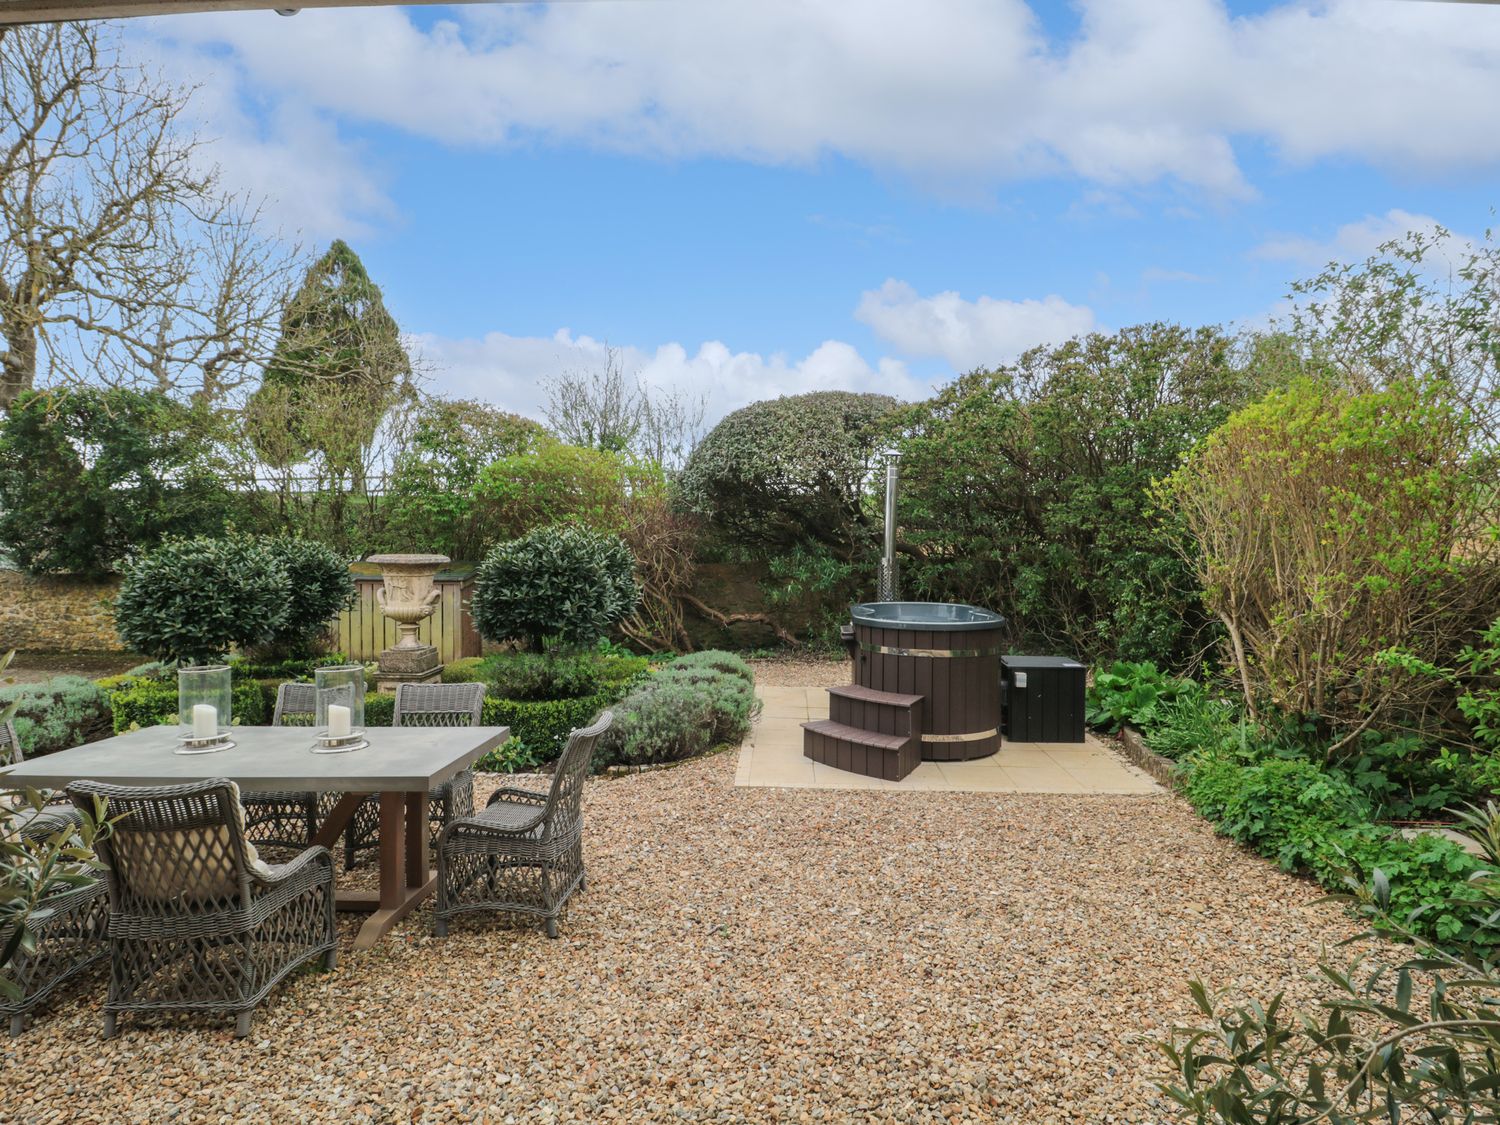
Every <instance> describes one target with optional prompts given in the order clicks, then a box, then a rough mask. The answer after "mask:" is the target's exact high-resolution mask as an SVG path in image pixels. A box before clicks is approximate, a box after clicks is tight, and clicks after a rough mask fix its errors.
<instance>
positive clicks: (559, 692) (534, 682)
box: [482, 652, 600, 700]
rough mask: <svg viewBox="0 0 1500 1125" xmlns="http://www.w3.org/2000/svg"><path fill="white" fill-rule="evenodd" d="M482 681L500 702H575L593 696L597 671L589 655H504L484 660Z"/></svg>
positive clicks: (551, 653)
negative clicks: (568, 700)
mask: <svg viewBox="0 0 1500 1125" xmlns="http://www.w3.org/2000/svg"><path fill="white" fill-rule="evenodd" d="M482 674H483V676H484V682H485V683H486V684H488V685H489V694H491V695H494V696H496V697H498V698H500V699H515V700H536V699H577V698H579V697H581V696H585V695H597V694H598V692H599V688H600V681H599V672H598V668H597V667H596V664H595V661H594V659H593V654H592V653H588V652H585V653H569V652H562V653H558V652H549V653H545V654H544V653H532V652H504V653H496V654H495V655H493V656H489V657H486V658H485V659H484V662H483V673H482Z"/></svg>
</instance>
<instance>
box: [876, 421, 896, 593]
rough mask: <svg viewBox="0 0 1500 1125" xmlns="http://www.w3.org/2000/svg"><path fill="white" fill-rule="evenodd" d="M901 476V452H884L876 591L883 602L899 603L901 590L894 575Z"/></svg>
mask: <svg viewBox="0 0 1500 1125" xmlns="http://www.w3.org/2000/svg"><path fill="white" fill-rule="evenodd" d="M900 476H901V451H900V450H899V449H887V450H886V451H885V555H884V557H882V558H881V560H880V576H879V579H878V581H877V584H876V585H877V590H878V593H879V596H880V600H881V601H883V602H899V601H900V600H901V589H900V582H899V579H898V575H897V573H896V484H897V481H898V480H899V479H900Z"/></svg>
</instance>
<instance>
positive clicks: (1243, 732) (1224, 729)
mask: <svg viewBox="0 0 1500 1125" xmlns="http://www.w3.org/2000/svg"><path fill="white" fill-rule="evenodd" d="M1254 736H1256V735H1255V732H1253V728H1252V727H1251V726H1250V724H1249V723H1248V722H1247V721H1246V720H1245V719H1244V717H1243V716H1241V715H1239V714H1238V713H1237V712H1236V710H1235V708H1234V707H1233V706H1232V705H1231V704H1230V703H1228V702H1227V701H1225V700H1222V699H1210V698H1209V697H1208V696H1207V694H1206V693H1204V692H1196V693H1192V694H1188V695H1183V696H1179V697H1177V698H1175V699H1167V700H1158V701H1157V703H1156V705H1155V707H1154V708H1153V709H1152V713H1151V716H1150V719H1149V721H1148V722H1147V724H1146V727H1145V738H1146V745H1147V746H1149V747H1150V748H1151V750H1152V752H1153V753H1156V754H1160V755H1161V756H1162V757H1163V758H1170V759H1172V760H1173V761H1176V760H1178V759H1180V758H1186V757H1187V756H1188V755H1189V754H1194V753H1197V752H1200V751H1211V750H1214V749H1219V748H1228V747H1233V746H1238V747H1239V748H1240V750H1241V752H1242V756H1243V754H1244V750H1245V749H1246V744H1247V743H1248V742H1249V740H1250V739H1251V738H1252V737H1254Z"/></svg>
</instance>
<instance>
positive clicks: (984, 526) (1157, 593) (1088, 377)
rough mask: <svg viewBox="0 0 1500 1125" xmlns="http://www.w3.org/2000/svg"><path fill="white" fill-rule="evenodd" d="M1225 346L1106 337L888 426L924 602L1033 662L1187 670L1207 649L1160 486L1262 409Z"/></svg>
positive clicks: (1041, 358) (1207, 621)
mask: <svg viewBox="0 0 1500 1125" xmlns="http://www.w3.org/2000/svg"><path fill="white" fill-rule="evenodd" d="M1242 354H1243V352H1242V349H1238V348H1236V347H1235V346H1234V341H1233V339H1232V338H1231V337H1229V336H1228V335H1227V334H1226V333H1224V332H1223V331H1222V330H1221V329H1217V328H1202V329H1190V328H1183V327H1180V326H1178V325H1172V324H1147V325H1140V326H1136V327H1132V328H1126V329H1123V330H1122V331H1120V332H1117V333H1114V334H1111V335H1104V334H1101V333H1093V334H1090V335H1088V336H1084V337H1080V338H1077V339H1073V340H1069V341H1067V342H1065V343H1062V344H1058V345H1056V346H1049V347H1040V348H1036V349H1033V350H1032V351H1029V352H1027V353H1026V354H1025V355H1023V356H1021V357H1020V358H1019V359H1017V360H1016V361H1015V362H1014V363H1011V364H1007V365H1005V366H1002V367H998V368H995V369H993V370H981V371H975V372H973V373H971V374H967V375H964V376H961V377H960V378H958V379H957V380H955V381H954V382H953V383H951V384H949V385H947V386H945V387H943V388H942V389H940V390H939V392H938V393H937V394H936V395H935V396H934V397H933V398H932V399H930V400H929V401H927V402H924V403H920V404H918V405H916V406H912V407H910V408H908V409H907V410H905V411H903V412H902V413H901V414H899V415H897V416H894V417H893V419H892V421H893V423H894V429H895V431H896V433H897V435H898V438H897V440H898V443H899V445H900V448H901V450H902V453H903V454H904V456H903V457H902V459H901V491H900V495H899V498H898V503H899V513H898V514H899V525H900V529H901V537H902V543H903V546H909V547H910V548H911V552H910V553H909V554H903V559H902V563H903V567H904V583H905V586H906V589H907V592H908V596H910V597H919V598H925V599H929V600H935V601H957V602H970V603H973V604H975V605H981V606H986V607H988V608H991V609H994V610H996V611H998V612H1000V613H1003V614H1005V616H1006V618H1007V620H1008V621H1009V624H1010V629H1011V633H1012V639H1013V641H1014V642H1015V643H1016V644H1017V645H1018V646H1020V648H1019V649H1018V651H1023V652H1028V651H1029V652H1065V653H1068V654H1069V655H1072V656H1074V657H1077V658H1078V659H1080V660H1083V661H1086V662H1087V663H1089V664H1099V663H1104V662H1108V661H1110V660H1117V659H1123V660H1152V661H1155V662H1156V663H1157V664H1159V665H1161V666H1162V667H1167V668H1181V669H1187V668H1190V667H1191V666H1192V665H1193V664H1194V663H1196V661H1197V659H1198V654H1199V653H1200V652H1201V650H1202V649H1203V648H1204V647H1205V646H1206V645H1207V644H1208V643H1209V642H1210V641H1211V639H1212V635H1213V631H1214V629H1215V626H1214V625H1213V623H1212V619H1211V615H1210V614H1207V613H1205V611H1204V608H1203V606H1202V604H1201V600H1200V596H1199V587H1198V582H1197V579H1196V577H1195V576H1194V574H1193V569H1192V566H1191V565H1190V564H1189V563H1188V562H1187V561H1185V560H1184V559H1183V558H1182V557H1181V556H1180V555H1179V554H1178V552H1177V549H1176V543H1177V541H1178V540H1179V539H1180V537H1181V535H1182V528H1181V524H1180V522H1179V520H1178V519H1177V517H1176V515H1175V513H1173V512H1172V511H1170V510H1168V511H1165V512H1164V511H1162V510H1161V509H1160V507H1159V506H1158V505H1157V504H1155V503H1154V502H1153V499H1152V496H1151V486H1152V482H1153V481H1155V480H1156V479H1158V478H1160V477H1162V476H1165V475H1166V474H1167V473H1170V472H1171V471H1172V470H1173V469H1174V468H1176V467H1177V465H1178V463H1179V462H1180V460H1181V458H1182V455H1183V454H1184V453H1185V452H1186V451H1187V450H1189V449H1191V448H1192V447H1193V445H1194V444H1195V443H1196V442H1197V441H1198V440H1199V439H1201V438H1202V437H1203V436H1204V435H1206V434H1208V433H1209V432H1210V431H1211V430H1213V429H1214V427H1216V426H1217V425H1219V424H1220V423H1221V422H1223V421H1224V419H1225V418H1227V417H1228V416H1229V414H1230V412H1231V411H1233V410H1234V409H1235V408H1237V407H1238V406H1240V405H1242V404H1244V403H1245V402H1247V401H1250V400H1251V399H1253V398H1255V397H1256V395H1257V393H1258V390H1257V388H1258V387H1259V386H1260V385H1262V383H1263V376H1262V373H1261V371H1260V370H1259V369H1258V367H1256V366H1255V365H1246V364H1244V363H1242V362H1240V356H1241V355H1242Z"/></svg>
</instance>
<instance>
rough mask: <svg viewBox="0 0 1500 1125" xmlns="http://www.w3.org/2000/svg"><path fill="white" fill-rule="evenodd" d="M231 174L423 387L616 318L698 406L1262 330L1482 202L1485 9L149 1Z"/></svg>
mask: <svg viewBox="0 0 1500 1125" xmlns="http://www.w3.org/2000/svg"><path fill="white" fill-rule="evenodd" d="M128 35H129V42H130V45H131V48H132V49H133V50H135V51H137V52H139V53H140V54H141V55H142V56H143V57H149V58H152V59H153V60H154V61H156V62H158V63H159V64H160V65H161V66H162V67H163V69H164V70H165V71H166V72H167V73H168V74H169V75H170V76H171V77H173V78H177V79H179V80H182V81H191V82H194V83H196V84H198V85H199V87H200V89H199V93H198V95H197V99H196V103H195V104H196V106H197V113H198V115H199V119H200V122H201V126H200V128H201V132H202V134H203V136H204V137H205V139H207V140H210V141H212V142H213V144H212V145H211V150H210V151H211V152H212V153H213V155H214V158H215V159H216V160H218V161H219V162H220V163H221V165H222V166H223V171H224V176H225V179H226V182H228V183H229V184H230V185H232V186H236V187H242V188H244V189H245V190H247V191H250V192H252V193H255V194H261V195H265V196H266V197H267V201H268V214H269V215H270V216H271V217H272V218H273V220H274V221H276V222H277V223H279V224H281V225H282V227H283V228H284V229H285V230H287V231H289V232H291V231H297V232H300V236H301V238H302V239H303V240H304V241H305V242H306V243H307V244H308V245H309V247H314V248H315V247H317V246H319V245H321V244H323V243H326V242H327V241H328V240H329V239H330V238H333V237H344V238H346V239H347V240H349V241H350V242H351V243H352V244H353V245H354V246H355V248H356V249H357V250H358V251H359V252H360V254H361V255H362V257H363V258H364V260H365V262H366V264H367V265H368V266H369V267H370V269H371V271H372V273H373V274H374V276H375V277H376V279H377V280H378V281H379V282H380V283H381V284H382V285H383V287H384V289H385V291H386V295H387V303H388V304H389V306H390V308H391V309H392V311H393V312H394V313H395V314H396V316H397V317H398V319H399V320H400V321H401V323H402V325H403V326H404V328H405V329H406V330H407V331H408V332H410V333H412V334H413V336H414V338H415V339H416V341H417V344H418V346H419V347H420V349H421V352H422V354H423V356H424V357H425V359H426V360H427V362H428V364H429V365H430V367H431V370H432V379H433V384H434V386H435V387H436V389H439V390H442V391H444V392H447V393H453V394H460V395H466V396H473V397H480V398H486V399H489V400H491V401H494V402H497V403H499V404H500V405H503V406H506V407H508V408H510V409H517V410H522V411H527V412H535V411H536V409H537V407H538V405H539V401H540V397H541V393H540V391H539V389H538V387H539V380H541V379H542V378H544V377H545V376H546V375H547V374H548V373H549V372H552V371H556V370H559V369H586V368H589V367H591V366H597V365H598V363H599V362H600V356H601V350H602V348H603V345H604V342H606V341H607V342H608V343H609V344H612V345H615V346H618V347H620V348H622V349H624V358H625V361H626V364H627V367H628V368H630V369H632V370H635V371H638V372H639V373H640V375H641V377H642V378H643V379H645V380H646V381H648V382H653V383H661V384H675V385H681V386H691V387H694V388H697V389H702V390H705V391H707V392H708V393H709V394H710V396H711V410H712V412H713V413H714V414H719V413H722V412H724V411H726V410H729V409H732V408H734V407H736V406H739V405H741V404H743V403H744V402H748V401H752V400H753V399H756V398H760V397H765V396H768V395H774V394H778V393H795V392H797V391H800V390H813V389H822V388H825V387H849V388H853V389H871V390H874V389H879V390H887V391H890V392H892V393H897V394H901V395H904V396H907V397H910V396H913V395H918V394H921V393H924V391H925V389H926V388H928V387H930V386H931V385H932V384H933V383H934V382H937V381H941V380H943V379H946V378H948V377H951V376H952V375H953V374H954V373H955V372H957V371H960V370H966V369H968V368H969V367H972V366H975V365H978V364H994V363H1000V362H1004V361H1006V360H1009V359H1011V358H1013V357H1014V356H1015V355H1016V354H1017V353H1018V352H1019V351H1020V350H1022V349H1023V348H1024V347H1026V346H1029V345H1031V344H1036V343H1045V342H1052V341H1055V340H1058V339H1061V338H1064V337H1066V336H1068V335H1071V334H1073V333H1075V332H1079V331H1086V330H1089V329H1092V328H1099V329H1104V330H1108V329H1112V328H1116V327H1121V326H1124V325H1128V324H1133V323H1138V322H1141V321H1146V320H1153V319H1164V320H1177V321H1181V322H1185V323H1190V324H1197V323H1206V322H1241V323H1246V322H1249V323H1259V322H1261V321H1263V320H1264V319H1265V318H1266V317H1267V316H1268V315H1271V314H1272V313H1274V312H1275V310H1276V309H1277V308H1278V307H1279V302H1280V301H1281V299H1282V298H1283V296H1284V294H1285V292H1286V289H1287V285H1288V283H1289V282H1290V281H1291V280H1293V279H1295V278H1298V277H1301V276H1306V275H1307V274H1309V273H1311V272H1314V271H1315V270H1316V268H1317V266H1318V265H1319V264H1320V263H1321V262H1323V261H1326V260H1328V259H1330V258H1361V257H1363V256H1364V255H1365V254H1367V253H1368V252H1370V251H1371V250H1372V249H1373V248H1374V246H1375V245H1376V244H1378V243H1379V242H1380V241H1381V240H1382V239H1384V238H1387V237H1391V236H1394V235H1396V234H1399V233H1400V232H1401V231H1402V230H1404V229H1406V228H1408V227H1418V228H1420V227H1425V226H1427V225H1430V224H1431V223H1433V222H1438V223H1441V224H1443V225H1444V226H1447V227H1449V228H1450V229H1452V230H1454V231H1457V232H1460V234H1461V235H1462V236H1465V237H1470V238H1477V237H1480V236H1482V234H1483V231H1484V229H1485V228H1486V227H1487V226H1488V225H1489V224H1490V223H1491V221H1492V215H1491V208H1492V207H1493V206H1495V205H1497V204H1500V191H1497V190H1496V189H1497V186H1500V181H1497V173H1500V130H1497V129H1496V127H1495V124H1494V119H1493V107H1494V106H1495V105H1496V104H1500V7H1489V6H1481V5H1441V4H1423V3H1407V2H1403V0H1341V2H1331V3H1311V4H1301V3H1298V4H1266V3H1262V4H1253V5H1232V6H1230V7H1229V8H1226V7H1225V6H1224V5H1223V4H1222V3H1220V2H1219V0H1109V2H1104V0H1097V2H1089V3H1081V4H1059V5H1037V6H1035V7H1028V6H1027V5H1025V4H1024V3H1021V2H1020V0H932V2H930V3H925V4H921V5H914V4H910V3H905V2H898V0H598V2H591V3H565V4H557V5H551V6H544V5H524V6H523V5H506V6H453V7H445V6H434V7H425V8H424V7H411V8H404V9H344V10H329V11H312V10H308V11H304V12H303V13H302V14H300V15H298V16H296V17H294V18H291V19H285V18H280V17H277V16H274V15H272V14H270V13H263V12H258V13H241V14H236V15H226V16H198V17H177V18H174V19H170V20H154V21H142V22H139V23H136V24H132V25H131V27H130V30H129V32H128Z"/></svg>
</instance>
